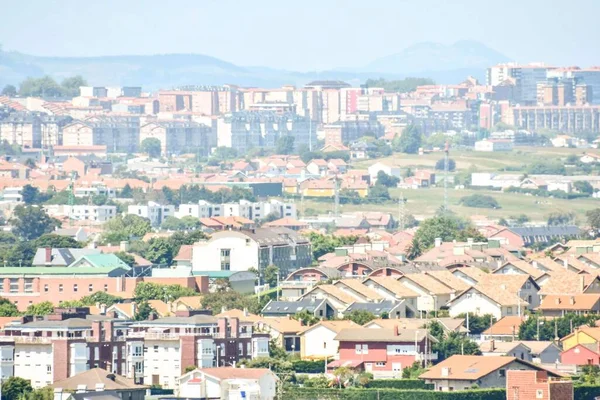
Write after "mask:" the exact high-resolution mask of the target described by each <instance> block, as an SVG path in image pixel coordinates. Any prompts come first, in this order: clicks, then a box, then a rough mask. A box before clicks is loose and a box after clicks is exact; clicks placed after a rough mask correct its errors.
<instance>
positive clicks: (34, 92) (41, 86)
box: [19, 75, 62, 97]
mask: <svg viewBox="0 0 600 400" xmlns="http://www.w3.org/2000/svg"><path fill="white" fill-rule="evenodd" d="M19 95H20V96H21V97H60V96H61V95H62V88H61V87H60V85H59V84H58V83H56V81H55V80H54V79H52V78H51V77H50V76H48V75H46V76H43V77H41V78H27V79H25V80H24V81H23V82H21V84H20V85H19Z"/></svg>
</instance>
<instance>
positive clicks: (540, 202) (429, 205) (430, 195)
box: [299, 188, 600, 222]
mask: <svg viewBox="0 0 600 400" xmlns="http://www.w3.org/2000/svg"><path fill="white" fill-rule="evenodd" d="M400 192H402V194H403V196H404V197H405V198H406V199H407V203H406V212H407V213H409V214H412V215H414V216H415V217H416V218H417V219H422V218H426V217H430V216H432V215H434V214H435V212H436V210H438V209H439V208H440V206H442V204H443V201H444V189H443V188H430V189H418V190H410V189H409V190H402V191H401V190H400V189H391V190H390V194H391V195H392V197H394V198H397V197H398V196H399V194H400ZM471 194H486V195H490V196H492V197H494V198H495V199H496V200H497V201H498V203H500V207H501V208H500V209H497V210H494V209H484V208H470V207H464V206H461V205H459V201H460V199H461V198H462V197H464V196H469V195H471ZM448 202H449V206H450V209H451V210H452V211H453V212H455V213H456V214H458V215H460V216H462V217H465V218H468V217H470V216H472V215H485V216H488V217H491V218H501V217H508V216H511V215H515V216H516V215H519V214H526V215H528V216H529V217H530V218H531V219H532V220H533V221H540V222H542V221H546V219H547V216H548V214H550V213H552V212H575V213H576V214H577V215H578V219H579V221H581V222H583V221H585V212H586V211H588V210H591V209H594V208H600V199H591V198H590V199H577V200H563V199H552V198H542V197H533V196H526V195H524V194H519V193H501V192H495V191H487V190H471V189H454V188H452V189H450V188H449V189H448ZM309 208H311V209H313V210H316V211H317V212H318V213H323V214H325V213H328V212H333V208H334V205H333V199H331V201H328V202H321V201H314V200H310V199H305V200H304V209H305V210H306V209H309ZM398 209H399V207H398V204H397V203H395V202H388V203H385V204H363V205H352V204H342V205H340V212H351V211H387V212H391V213H393V214H394V216H397V215H398ZM299 211H300V212H301V207H299Z"/></svg>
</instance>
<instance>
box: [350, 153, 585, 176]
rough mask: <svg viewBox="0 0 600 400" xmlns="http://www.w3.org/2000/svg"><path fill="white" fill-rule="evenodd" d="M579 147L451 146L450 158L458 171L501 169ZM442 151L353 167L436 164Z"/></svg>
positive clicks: (355, 164)
mask: <svg viewBox="0 0 600 400" xmlns="http://www.w3.org/2000/svg"><path fill="white" fill-rule="evenodd" d="M581 153H582V150H580V149H567V148H554V147H517V148H515V150H514V151H512V152H507V153H484V152H475V151H468V150H452V149H451V150H450V158H452V159H453V160H454V161H455V162H456V169H457V171H461V170H466V169H469V168H472V167H474V168H476V169H477V170H478V171H481V172H487V171H502V170H503V169H504V168H507V167H508V168H518V167H525V166H527V165H528V164H530V163H532V162H534V161H538V160H549V159H561V158H566V157H568V156H569V155H570V154H581ZM443 157H444V155H443V153H441V152H436V153H429V154H425V155H422V156H419V155H416V154H400V153H396V154H394V155H393V156H390V157H385V158H381V159H378V160H364V161H357V162H354V163H353V164H352V166H353V167H354V168H367V167H369V165H372V164H373V163H374V162H376V161H383V162H385V163H389V164H391V165H397V166H400V167H411V168H433V167H434V166H435V163H436V162H437V161H438V160H439V159H441V158H443Z"/></svg>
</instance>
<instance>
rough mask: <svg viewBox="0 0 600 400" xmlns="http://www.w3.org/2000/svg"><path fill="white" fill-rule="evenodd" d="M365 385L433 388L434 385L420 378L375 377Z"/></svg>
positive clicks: (380, 387) (404, 388) (390, 387)
mask: <svg viewBox="0 0 600 400" xmlns="http://www.w3.org/2000/svg"><path fill="white" fill-rule="evenodd" d="M367 387H369V388H376V389H401V390H408V389H423V390H433V388H434V385H433V384H430V383H429V384H428V383H425V381H424V380H422V379H376V380H373V381H371V382H369V384H368V385H367Z"/></svg>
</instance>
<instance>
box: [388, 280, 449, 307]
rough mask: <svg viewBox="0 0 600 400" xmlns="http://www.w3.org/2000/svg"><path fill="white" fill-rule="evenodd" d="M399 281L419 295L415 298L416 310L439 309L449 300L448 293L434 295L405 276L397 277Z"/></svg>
mask: <svg viewBox="0 0 600 400" xmlns="http://www.w3.org/2000/svg"><path fill="white" fill-rule="evenodd" d="M398 281H399V282H400V283H402V284H403V285H404V286H406V287H407V288H409V289H410V290H412V291H413V292H415V293H417V294H418V295H419V297H418V298H417V310H418V311H427V312H429V311H434V310H439V309H440V308H441V307H443V306H445V305H446V303H447V302H449V301H450V299H451V295H450V294H440V295H434V294H431V293H429V292H428V291H427V290H425V289H424V288H423V287H421V286H419V285H417V284H416V283H414V282H412V281H411V280H409V279H407V278H400V279H398Z"/></svg>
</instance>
